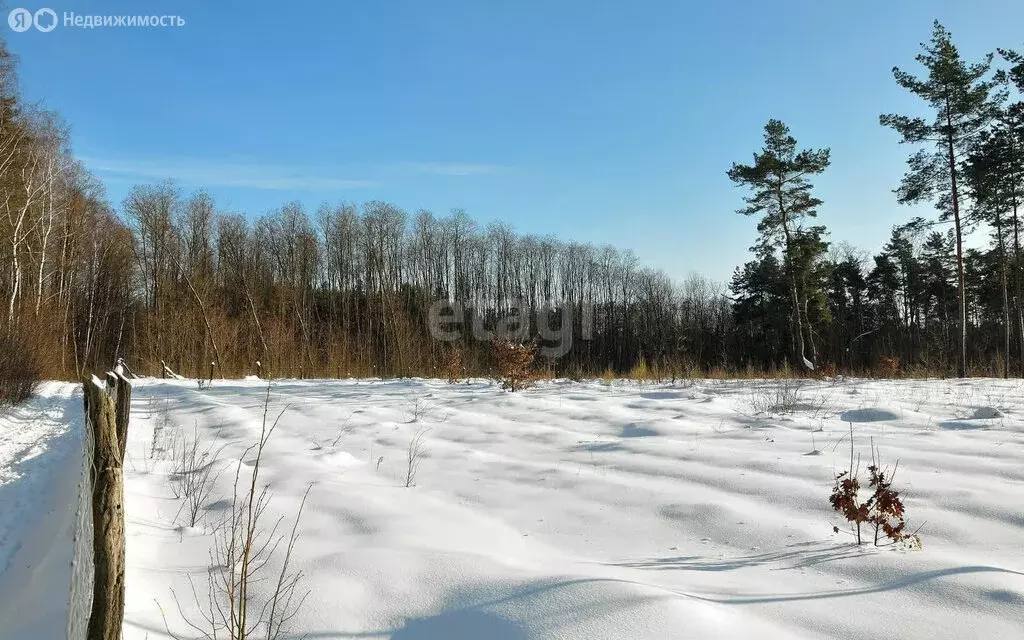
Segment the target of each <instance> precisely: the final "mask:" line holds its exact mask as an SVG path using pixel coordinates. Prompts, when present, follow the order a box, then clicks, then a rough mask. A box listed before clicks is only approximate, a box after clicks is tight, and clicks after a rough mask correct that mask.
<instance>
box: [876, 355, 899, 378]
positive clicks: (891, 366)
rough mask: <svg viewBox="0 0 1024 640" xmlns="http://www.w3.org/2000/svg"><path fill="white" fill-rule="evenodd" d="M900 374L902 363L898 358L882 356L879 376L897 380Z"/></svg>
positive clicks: (879, 360) (879, 361)
mask: <svg viewBox="0 0 1024 640" xmlns="http://www.w3.org/2000/svg"><path fill="white" fill-rule="evenodd" d="M899 372H900V361H899V360H898V359H897V358H890V357H889V356H882V357H880V358H879V359H878V376H879V377H880V378H895V377H896V375H897V374H898V373H899Z"/></svg>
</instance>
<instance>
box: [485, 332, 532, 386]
mask: <svg viewBox="0 0 1024 640" xmlns="http://www.w3.org/2000/svg"><path fill="white" fill-rule="evenodd" d="M491 346H492V348H493V349H494V361H495V364H496V365H497V367H498V376H499V379H500V380H501V388H502V389H508V390H509V391H517V390H520V389H525V388H526V387H527V386H529V384H530V382H531V380H533V374H532V372H531V370H530V367H531V366H532V365H533V358H534V357H535V356H536V354H537V345H536V344H535V343H533V342H529V343H526V344H518V343H515V342H511V341H509V340H498V339H495V340H494V341H493V342H492V343H491Z"/></svg>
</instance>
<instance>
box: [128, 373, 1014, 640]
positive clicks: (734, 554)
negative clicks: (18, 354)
mask: <svg viewBox="0 0 1024 640" xmlns="http://www.w3.org/2000/svg"><path fill="white" fill-rule="evenodd" d="M788 384H792V383H780V382H715V381H701V382H697V383H695V384H692V385H683V384H680V385H676V386H674V387H673V386H669V385H652V384H645V385H639V384H636V383H625V382H615V383H613V384H612V385H611V386H609V385H606V384H604V383H601V382H589V383H582V384H575V383H571V382H553V383H547V384H544V385H542V386H540V387H538V388H534V389H531V390H528V391H526V392H524V393H521V394H520V393H517V394H509V393H505V392H502V391H500V390H499V389H498V388H497V387H496V386H495V385H493V384H492V383H489V382H485V381H475V382H471V383H462V384H457V385H449V384H446V383H444V382H438V381H415V380H414V381H394V382H375V381H347V382H312V381H307V382H298V381H290V382H279V383H275V384H274V387H273V393H272V400H271V409H272V413H275V410H279V409H280V408H282V407H283V406H284V404H285V403H291V406H290V407H289V408H288V410H287V411H286V412H285V414H284V417H283V418H282V421H281V424H280V426H279V428H278V431H277V432H275V434H274V436H273V439H272V441H271V443H270V448H269V452H268V454H267V455H266V457H265V461H264V469H263V474H264V475H263V477H264V479H265V480H266V481H267V482H269V483H270V486H271V488H272V490H273V492H274V501H273V502H272V504H271V507H270V511H271V512H273V513H274V514H276V515H281V516H286V517H288V518H290V517H291V516H292V515H293V514H294V512H295V510H296V508H297V506H298V501H299V500H300V498H301V495H302V493H303V491H304V490H305V488H306V486H307V484H308V483H313V485H314V486H313V489H312V492H311V494H310V497H309V502H308V503H307V507H306V512H305V514H304V516H303V519H302V524H301V531H302V538H301V540H300V543H299V545H298V548H297V552H296V558H295V561H296V563H297V567H299V568H301V569H302V570H303V571H304V572H305V574H306V580H307V582H306V585H307V588H308V589H310V590H311V593H310V595H309V598H308V600H307V601H306V604H305V606H304V608H303V610H302V612H301V614H300V615H299V617H298V618H297V619H296V620H295V629H296V631H299V632H305V633H307V634H308V636H307V637H310V638H395V639H398V640H410V639H416V640H427V639H430V640H461V639H470V638H472V639H478V638H489V639H496V640H513V639H526V638H579V639H584V638H586V639H592V638H633V639H639V638H652V639H653V638H691V637H692V638H736V637H741V636H745V635H751V634H755V635H754V637H760V638H789V637H799V638H821V637H840V638H863V637H868V636H872V637H885V636H891V637H900V638H936V637H945V638H966V637H990V638H1011V637H1024V394H1022V392H1024V388H1022V385H1021V383H1020V382H1018V381H1009V382H1004V381H998V380H973V381H967V382H963V381H931V382H870V381H847V382H840V383H837V384H835V385H832V384H830V383H820V382H815V383H810V382H808V383H803V386H802V387H801V388H800V390H799V395H798V397H797V398H796V404H795V407H791V408H792V409H793V411H792V413H785V414H783V415H780V414H779V413H777V412H772V413H768V414H764V413H758V412H759V411H763V410H765V409H767V408H770V405H771V404H773V403H776V402H777V396H778V395H779V391H778V388H779V386H780V385H788ZM264 394H265V386H264V384H263V383H261V382H258V381H243V382H216V383H215V384H214V386H213V387H212V388H211V389H207V390H203V391H200V390H198V389H197V388H196V385H195V384H194V383H191V382H178V381H176V382H171V383H143V384H141V385H140V386H139V387H138V388H137V390H136V392H135V404H134V409H133V410H134V414H133V422H132V431H131V441H130V445H129V455H130V456H131V462H130V463H129V464H128V480H127V487H128V489H127V497H126V501H127V503H126V504H127V513H128V535H129V539H128V564H129V574H128V576H127V583H128V585H129V588H128V603H127V621H126V638H129V639H132V638H139V639H142V638H145V637H147V634H148V637H150V638H156V637H161V634H162V633H163V631H164V625H163V622H162V621H161V619H160V613H159V609H158V607H157V604H156V603H160V605H161V606H162V607H163V608H164V609H165V610H166V611H167V612H168V620H169V623H170V625H171V627H172V630H183V629H184V627H182V626H180V620H179V617H178V613H177V610H176V608H175V606H174V599H173V598H172V596H171V593H170V589H171V588H174V589H175V592H176V593H177V594H178V595H179V600H180V601H181V602H182V604H183V605H184V606H185V609H186V611H188V610H189V609H190V608H191V607H192V606H193V599H192V597H191V592H190V590H189V585H188V581H187V579H186V574H188V573H192V574H193V575H194V576H195V577H196V578H197V579H198V580H199V582H198V583H197V584H199V585H200V586H201V588H205V572H206V566H207V564H208V562H207V554H208V549H209V546H210V544H211V541H212V538H211V536H209V535H203V533H202V531H201V529H202V527H203V526H204V525H200V529H198V530H197V529H182V528H180V527H179V526H178V524H176V523H175V522H173V520H174V517H175V514H176V513H177V512H178V510H179V506H180V502H179V501H177V500H174V499H173V498H171V496H170V491H169V488H168V483H167V479H166V474H167V464H168V463H166V462H162V461H160V455H159V453H158V454H157V455H156V456H152V455H151V454H152V449H153V443H154V438H153V428H154V425H155V424H157V423H158V422H159V421H160V420H161V419H162V420H164V421H168V420H169V423H170V425H171V426H170V427H169V430H171V429H181V430H185V431H188V432H190V431H191V430H192V429H193V428H194V426H195V425H198V427H199V429H200V432H201V433H202V434H204V436H205V437H206V438H208V439H209V441H210V442H212V443H214V444H215V446H217V447H221V446H223V447H225V448H224V451H223V453H222V455H221V462H220V464H221V465H222V466H224V467H225V468H226V469H229V470H230V469H233V464H234V463H235V462H236V461H237V460H238V456H240V455H241V454H242V451H243V450H244V448H245V447H246V446H248V445H249V444H251V443H252V442H253V441H254V440H255V439H256V437H257V435H258V432H259V427H260V424H261V418H262V411H263V397H264ZM790 400H792V398H790ZM849 422H853V423H854V428H855V432H856V439H857V440H856V442H857V450H858V452H859V453H861V454H862V455H863V456H865V457H867V456H869V438H873V440H874V443H875V445H876V446H878V447H879V448H880V450H881V453H882V455H883V457H884V459H885V460H886V461H889V462H895V461H896V459H897V458H898V459H899V461H900V464H899V472H898V475H897V477H896V486H897V488H898V489H902V490H903V491H904V497H905V503H906V506H907V512H908V516H909V519H910V525H911V527H914V526H916V525H918V524H922V523H923V524H924V528H923V529H922V530H921V532H920V533H921V536H922V539H923V543H924V548H923V549H922V550H920V551H914V550H904V549H897V548H894V547H887V548H874V547H872V546H863V547H860V548H858V547H856V546H855V545H854V544H853V543H852V539H851V538H850V537H849V536H848V535H834V534H833V533H832V524H833V523H837V524H838V523H839V520H838V519H837V518H836V514H834V513H833V512H832V511H831V508H830V506H829V504H828V494H829V490H830V487H831V484H832V477H833V474H834V470H835V469H838V468H842V467H843V466H844V465H845V464H846V461H847V459H848V456H849V449H848V440H844V439H843V438H844V436H846V434H847V433H848V431H849V424H848V423H849ZM422 429H429V431H426V433H425V437H424V442H425V447H426V448H427V449H428V454H427V455H428V457H426V458H425V459H424V460H423V461H422V464H421V466H420V468H419V472H418V475H417V478H416V485H415V486H414V487H412V488H405V486H404V485H405V478H406V471H407V470H406V467H407V464H406V457H407V450H408V447H409V443H410V440H411V439H412V438H413V437H414V436H415V434H416V433H417V432H418V431H420V430H422ZM161 438H163V436H161ZM161 438H158V440H159V439H161ZM158 448H159V445H158ZM815 451H818V452H820V453H819V454H815V453H814V452H815ZM866 464H867V463H865V464H864V465H863V466H866ZM232 478H233V476H232V473H231V472H226V473H224V474H222V475H221V476H220V478H219V480H218V488H217V491H216V495H215V496H214V497H213V498H212V504H211V505H210V509H209V511H208V512H207V514H206V520H205V523H206V524H205V526H206V527H207V530H208V527H209V523H212V522H215V521H216V519H217V516H218V513H219V512H222V511H223V510H224V509H225V507H226V502H225V501H224V498H226V497H229V496H230V486H231V480H232ZM179 519H180V517H179Z"/></svg>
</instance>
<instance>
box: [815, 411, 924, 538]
mask: <svg viewBox="0 0 1024 640" xmlns="http://www.w3.org/2000/svg"><path fill="white" fill-rule="evenodd" d="M859 466H860V459H859V457H858V458H857V463H856V464H855V463H854V454H853V424H852V423H851V425H850V468H849V469H847V470H846V471H841V472H840V473H839V474H837V475H836V480H835V484H834V485H833V487H832V495H830V496H829V504H831V505H832V508H833V509H834V510H836V511H837V512H839V513H840V514H842V515H843V517H844V518H846V521H847V522H849V523H850V526H851V528H852V530H853V533H854V535H856V537H857V544H861V542H862V538H861V527H862V525H864V524H867V525H869V526H873V527H874V529H875V539H874V542H875V546H878V541H879V538H880V537H881V535H882V534H884V535H885V537H886V538H888V539H889V540H890V542H891V543H892V544H895V543H897V542H903V543H906V544H908V545H909V546H911V547H914V548H920V546H921V538H920V537H918V536H917V534H916V532H915V533H907V531H906V527H907V522H906V519H905V517H904V512H905V511H904V507H903V500H902V499H901V498H900V493H899V491H895V490H894V489H893V488H892V483H893V480H894V479H895V477H896V469H895V468H893V470H892V472H891V473H890V472H889V470H888V469H885V468H882V463H881V460H880V459H879V457H878V456H877V454H876V451H875V448H874V445H872V447H871V465H870V466H869V467H868V474H869V481H868V487H869V488H870V489H872V494H871V495H870V496H869V497H868V498H867V499H866V500H864V501H861V499H860V495H859V493H860V489H861V484H860V479H859V478H858V477H857V476H858V471H859V469H858V467H859ZM896 466H897V467H898V466H899V462H898V461H897V463H896ZM832 531H833V532H835V533H839V527H832Z"/></svg>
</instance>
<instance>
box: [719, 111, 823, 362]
mask: <svg viewBox="0 0 1024 640" xmlns="http://www.w3.org/2000/svg"><path fill="white" fill-rule="evenodd" d="M829 162H830V160H829V149H803V150H801V151H797V143H796V139H795V138H794V137H793V136H791V135H790V134H789V127H787V126H786V125H785V124H783V123H782V122H781V121H779V120H769V121H768V124H766V125H765V127H764V147H763V148H762V149H761V151H760V153H754V163H753V164H751V165H743V164H737V163H733V165H732V168H731V169H729V179H730V180H732V181H733V182H734V183H736V184H737V185H739V186H744V187H747V188H749V189H750V190H751V191H752V192H753V193H752V195H749V196H746V197H745V198H744V201H745V202H746V203H747V206H746V207H744V208H743V209H740V210H738V211H737V213H741V214H743V215H747V216H750V215H755V214H760V215H761V216H762V218H761V221H760V222H759V223H758V225H757V230H758V231H759V232H760V233H761V243H760V244H761V245H762V247H763V248H769V247H775V246H780V245H781V247H782V251H783V264H784V268H785V272H786V279H787V280H788V282H789V297H790V332H791V334H792V337H793V343H792V344H793V349H794V353H793V360H794V363H795V365H796V367H797V368H801V367H808V368H813V367H814V364H813V363H811V361H810V360H808V359H807V355H806V350H805V340H804V324H805V322H804V319H803V318H802V317H801V308H802V306H804V305H806V302H807V297H806V294H805V297H804V298H803V303H804V305H802V304H801V296H800V286H799V280H800V275H801V274H800V271H801V265H800V264H799V263H800V260H799V255H798V254H800V248H801V247H802V246H803V245H802V243H801V235H802V233H803V231H802V227H801V225H800V223H801V221H802V220H803V219H804V218H805V217H814V216H816V215H817V209H818V206H819V205H821V204H822V201H821V200H820V199H818V198H816V197H814V196H813V195H812V194H811V188H812V185H811V183H810V182H808V180H807V178H808V176H812V175H817V174H820V173H822V172H824V171H825V169H826V168H828V165H829ZM819 235H820V234H819ZM804 315H805V316H806V314H804ZM808 339H810V334H808Z"/></svg>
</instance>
